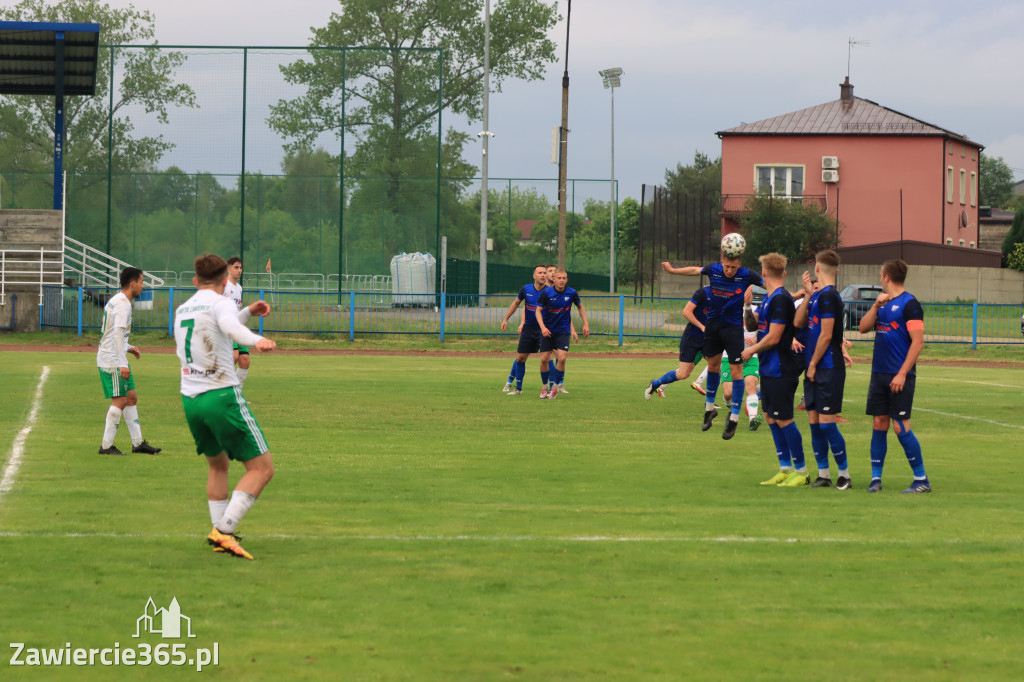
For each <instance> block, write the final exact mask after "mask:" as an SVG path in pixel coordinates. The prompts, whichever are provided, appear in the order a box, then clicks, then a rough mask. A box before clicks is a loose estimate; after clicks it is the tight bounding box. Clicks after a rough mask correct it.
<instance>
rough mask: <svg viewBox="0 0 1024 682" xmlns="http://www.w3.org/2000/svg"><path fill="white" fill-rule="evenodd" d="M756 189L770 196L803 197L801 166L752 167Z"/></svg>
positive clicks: (802, 172)
mask: <svg viewBox="0 0 1024 682" xmlns="http://www.w3.org/2000/svg"><path fill="white" fill-rule="evenodd" d="M754 173H755V176H756V180H755V182H756V187H757V189H758V190H759V191H760V190H770V191H771V193H772V196H776V197H786V198H787V199H799V198H801V197H803V195H804V167H803V166H754Z"/></svg>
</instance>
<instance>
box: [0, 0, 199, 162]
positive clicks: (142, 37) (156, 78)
mask: <svg viewBox="0 0 1024 682" xmlns="http://www.w3.org/2000/svg"><path fill="white" fill-rule="evenodd" d="M0 19H5V20H18V21H48V22H75V23H89V22H96V23H99V24H100V26H101V28H100V40H101V41H102V42H103V43H104V44H108V45H127V44H137V43H153V44H155V41H153V35H154V26H153V22H154V17H153V15H152V14H151V13H150V12H148V11H139V10H136V9H135V8H134V7H132V6H131V5H129V6H128V8H126V9H115V8H112V7H110V5H107V4H106V3H103V2H100V1H99V0H62V2H60V3H59V4H56V5H51V4H47V2H45V1H44V0H21V2H19V3H18V4H17V5H14V6H10V7H6V8H3V9H0ZM110 59H111V50H110V49H101V50H100V52H99V60H98V64H97V72H98V78H97V79H96V94H95V95H94V96H93V97H85V96H76V97H68V98H67V99H66V100H65V108H64V122H65V131H66V135H67V143H66V145H65V148H64V152H63V153H64V167H65V168H66V169H68V170H69V171H78V172H82V173H95V174H96V176H95V177H96V178H97V179H99V178H102V177H103V176H104V175H105V174H106V172H107V158H108V149H107V141H108V122H109V121H110V117H111V116H113V122H112V129H111V131H110V132H111V133H112V137H113V148H112V150H110V163H111V165H112V169H113V170H114V171H115V172H126V171H145V170H150V169H152V168H153V167H154V165H155V164H156V163H157V161H159V160H160V158H161V157H162V156H163V155H164V154H165V153H166V152H167V151H168V150H170V149H171V148H172V147H173V145H172V144H171V143H170V142H167V141H166V140H164V138H163V136H161V135H157V136H146V135H138V134H137V133H136V132H135V126H134V124H133V123H132V120H131V117H130V116H129V115H128V113H127V112H126V110H127V108H128V107H134V108H136V109H139V108H141V109H143V110H144V111H145V112H146V113H147V114H149V115H153V116H155V117H156V119H157V120H158V121H159V122H160V123H163V124H166V123H167V122H168V120H169V110H170V108H171V107H175V106H179V107H195V106H196V104H195V93H194V92H193V91H192V89H191V88H190V87H189V86H187V85H184V84H181V83H176V82H175V81H174V70H175V69H176V68H177V67H179V66H181V65H182V64H183V63H184V62H185V56H184V55H182V54H181V53H180V52H171V51H166V50H131V51H128V50H124V51H118V52H117V54H116V59H117V62H116V64H117V67H118V69H119V70H120V72H121V74H122V75H121V81H120V83H118V84H117V85H116V87H115V92H114V94H115V97H114V102H113V108H111V106H110V97H109V94H110V82H109V78H108V77H105V74H109V73H110ZM53 107H54V100H53V97H44V96H27V95H18V96H10V97H4V98H0V167H3V168H9V169H18V170H29V171H42V170H45V169H48V168H50V167H51V164H52V159H53V138H54V125H53V124H54V120H53V118H54V117H53ZM97 181H98V180H97Z"/></svg>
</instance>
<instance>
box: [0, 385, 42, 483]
mask: <svg viewBox="0 0 1024 682" xmlns="http://www.w3.org/2000/svg"><path fill="white" fill-rule="evenodd" d="M48 376H50V366H49V365H45V366H44V367H43V372H42V374H40V375H39V383H38V384H37V385H36V397H35V399H34V400H33V401H32V409H31V410H30V411H29V413H28V418H27V419H26V420H25V426H23V427H22V429H21V431H18V435H17V436H15V437H14V445H12V446H11V456H10V457H8V459H7V466H6V467H4V474H3V476H2V477H0V499H2V498H3V495H4V493H7V492H10V491H11V488H13V487H14V479H15V477H16V476H17V475H18V469H20V468H21V460H22V457H24V456H25V441H26V440H28V435H29V434H30V433H32V427H34V426H35V425H36V419H38V418H39V406H40V405H41V404H42V401H43V384H45V383H46V377H48Z"/></svg>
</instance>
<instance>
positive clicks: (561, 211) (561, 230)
mask: <svg viewBox="0 0 1024 682" xmlns="http://www.w3.org/2000/svg"><path fill="white" fill-rule="evenodd" d="M568 2H569V8H568V11H567V12H566V14H565V71H564V72H563V73H562V125H561V127H560V128H559V129H558V267H560V268H564V267H565V203H566V202H565V189H566V188H565V186H566V184H567V182H568V180H567V178H568V172H567V171H568V167H567V161H568V154H567V152H568V137H569V20H570V19H571V18H572V0H568Z"/></svg>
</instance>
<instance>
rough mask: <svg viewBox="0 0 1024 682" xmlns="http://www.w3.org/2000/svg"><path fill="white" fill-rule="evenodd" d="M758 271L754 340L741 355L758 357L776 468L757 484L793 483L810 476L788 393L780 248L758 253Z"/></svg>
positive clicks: (788, 331)
mask: <svg viewBox="0 0 1024 682" xmlns="http://www.w3.org/2000/svg"><path fill="white" fill-rule="evenodd" d="M760 260H761V274H762V275H763V276H764V287H765V289H767V290H768V293H767V295H765V297H764V300H763V301H761V305H760V307H759V308H758V311H757V339H758V341H757V343H755V344H754V345H753V346H748V347H747V348H746V349H744V351H743V359H744V360H748V359H750V358H751V357H752V356H753V355H754V354H755V353H757V356H758V358H759V360H760V365H761V366H760V368H759V369H760V374H761V409H762V410H763V411H764V416H765V421H766V422H768V428H769V429H771V432H772V439H773V440H774V441H775V454H776V455H777V457H778V459H779V473H777V474H775V475H774V476H772V477H771V478H769V479H768V480H767V481H763V482H762V483H761V485H777V486H783V487H795V486H800V485H807V484H809V483H810V482H811V480H810V477H809V476H808V475H807V465H806V463H805V462H804V441H803V436H801V435H800V429H799V428H797V425H796V424H795V423H794V422H793V397H794V396H795V395H796V387H797V384H798V383H799V375H800V370H799V367H798V366H797V364H796V358H795V356H794V354H793V334H794V332H795V327H794V326H793V317H794V315H795V306H794V305H793V297H792V296H790V294H789V292H788V291H786V289H785V287H783V280H784V279H785V277H786V264H787V261H786V257H785V256H783V255H782V254H780V253H767V254H765V255H763V256H761V259H760Z"/></svg>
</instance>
